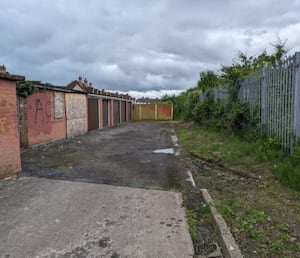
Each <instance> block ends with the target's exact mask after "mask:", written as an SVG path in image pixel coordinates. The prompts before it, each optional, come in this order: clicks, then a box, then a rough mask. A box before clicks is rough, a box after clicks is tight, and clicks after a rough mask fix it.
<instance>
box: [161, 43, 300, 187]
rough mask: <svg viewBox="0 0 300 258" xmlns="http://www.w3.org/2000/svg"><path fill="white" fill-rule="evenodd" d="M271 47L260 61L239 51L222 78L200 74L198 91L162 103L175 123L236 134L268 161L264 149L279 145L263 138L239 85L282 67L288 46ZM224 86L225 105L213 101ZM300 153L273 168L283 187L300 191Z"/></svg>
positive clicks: (221, 74) (223, 68) (225, 69)
mask: <svg viewBox="0 0 300 258" xmlns="http://www.w3.org/2000/svg"><path fill="white" fill-rule="evenodd" d="M272 46H273V48H274V53H273V54H268V53H267V52H266V51H263V53H261V54H260V55H258V56H257V57H253V56H250V57H248V56H247V55H246V54H245V53H243V52H241V51H238V52H237V57H236V59H235V60H234V62H233V64H232V65H229V66H224V65H223V66H222V67H221V69H220V73H219V74H217V73H215V72H213V71H203V72H201V73H200V79H199V80H198V82H197V86H196V87H194V88H191V89H189V90H187V91H185V92H183V93H182V94H180V95H179V96H177V97H176V96H167V95H166V96H164V97H163V98H162V101H164V102H171V103H173V107H174V118H175V119H178V120H181V119H182V120H185V121H194V122H197V123H198V124H200V125H202V126H206V127H209V128H214V129H217V130H221V131H225V132H226V133H227V134H228V133H230V134H232V133H234V134H235V135H238V136H240V137H241V139H243V140H244V141H250V142H255V144H256V148H258V150H259V151H260V152H261V153H260V154H258V156H259V155H260V156H261V157H263V158H265V159H268V157H267V155H265V154H262V152H263V151H265V148H264V146H267V145H272V143H273V146H272V147H274V148H273V149H274V150H273V151H268V152H276V153H278V152H279V151H278V150H279V149H280V143H279V141H278V139H276V137H264V136H261V135H260V129H259V119H258V118H259V113H258V111H254V112H252V113H250V110H249V108H248V105H247V103H242V102H240V101H239V99H238V97H237V93H238V90H239V81H240V80H242V79H243V78H244V77H245V76H247V75H249V74H251V73H253V72H255V71H257V70H258V69H261V68H262V67H264V66H266V65H275V64H278V63H281V62H283V60H284V59H285V58H286V57H287V53H288V49H287V47H286V42H284V41H282V40H280V39H278V42H277V43H275V44H274V45H272ZM225 84H226V85H227V87H226V88H224V91H226V94H227V96H228V97H227V99H226V101H225V102H223V101H222V102H221V101H219V100H216V99H214V97H213V94H212V93H211V91H210V90H211V89H214V88H216V87H221V86H222V85H225ZM200 94H201V95H202V99H201V101H199V95H200ZM275 143H276V144H275ZM298 148H299V147H298ZM299 153H300V150H298V149H297V148H296V150H295V152H294V154H293V156H292V157H291V158H290V159H287V158H286V159H285V161H284V162H283V163H282V164H280V165H278V166H276V167H274V171H275V175H276V177H277V178H278V179H279V180H280V181H281V182H282V183H284V184H286V185H289V186H291V187H293V188H295V189H298V190H299V189H300V169H299V166H300V165H299V160H300V158H299V156H300V154H299ZM271 156H272V155H271ZM270 158H271V157H270Z"/></svg>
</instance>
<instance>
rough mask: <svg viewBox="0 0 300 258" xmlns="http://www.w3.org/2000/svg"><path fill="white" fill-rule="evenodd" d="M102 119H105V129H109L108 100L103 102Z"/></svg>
mask: <svg viewBox="0 0 300 258" xmlns="http://www.w3.org/2000/svg"><path fill="white" fill-rule="evenodd" d="M102 112H103V113H102V118H103V121H102V122H103V127H108V115H109V114H108V100H107V99H103V100H102Z"/></svg>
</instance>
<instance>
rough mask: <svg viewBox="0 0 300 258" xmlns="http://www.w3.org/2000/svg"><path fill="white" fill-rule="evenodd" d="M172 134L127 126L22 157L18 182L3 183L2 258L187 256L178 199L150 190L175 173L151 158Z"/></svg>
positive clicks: (153, 126) (164, 158) (169, 161)
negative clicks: (21, 171)
mask: <svg viewBox="0 0 300 258" xmlns="http://www.w3.org/2000/svg"><path fill="white" fill-rule="evenodd" d="M170 132H171V126H170V125H169V124H159V123H129V124H127V125H122V126H120V127H116V128H111V129H109V130H108V129H105V130H102V131H100V130H98V131H93V132H90V133H88V134H86V135H83V136H80V137H77V138H74V139H71V140H67V141H63V142H57V143H53V144H48V145H44V146H39V147H37V148H34V149H27V150H25V151H23V154H22V155H23V169H24V172H23V175H22V176H20V177H16V178H10V179H8V180H3V181H0V228H1V230H0V257H192V256H193V253H194V252H193V245H192V241H191V238H190V235H189V233H188V229H187V224H186V219H185V215H184V208H183V206H182V197H181V194H180V193H175V192H167V191H161V190H153V189H169V188H171V187H172V186H173V184H174V180H175V179H176V177H177V176H176V175H177V174H178V173H180V166H179V165H178V162H177V160H176V157H175V156H174V155H168V154H154V153H152V152H153V150H156V149H161V148H170V147H172V142H171V136H170ZM58 179H59V180H58ZM175 181H176V180H175ZM103 183H106V185H105V184H103ZM108 184H114V185H123V186H112V185H108ZM124 186H125V187H124ZM127 186H134V187H139V188H133V187H127ZM143 187H144V188H147V189H142V188H143ZM150 189H151V190H150Z"/></svg>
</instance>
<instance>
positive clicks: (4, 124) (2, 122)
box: [0, 99, 15, 134]
mask: <svg viewBox="0 0 300 258" xmlns="http://www.w3.org/2000/svg"><path fill="white" fill-rule="evenodd" d="M14 108H15V106H14V105H13V104H12V103H8V101H7V100H5V99H2V100H1V102H0V134H3V133H5V131H6V130H7V129H9V128H10V125H9V123H8V122H9V120H8V119H7V117H8V116H9V115H10V114H12V113H13V112H14Z"/></svg>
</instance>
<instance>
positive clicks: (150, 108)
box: [133, 104, 173, 120]
mask: <svg viewBox="0 0 300 258" xmlns="http://www.w3.org/2000/svg"><path fill="white" fill-rule="evenodd" d="M133 110H134V111H133V119H134V120H173V105H172V104H134V105H133Z"/></svg>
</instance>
